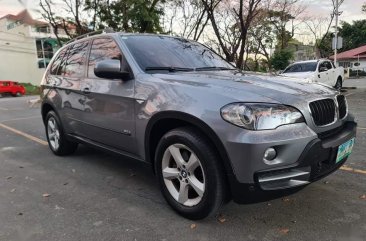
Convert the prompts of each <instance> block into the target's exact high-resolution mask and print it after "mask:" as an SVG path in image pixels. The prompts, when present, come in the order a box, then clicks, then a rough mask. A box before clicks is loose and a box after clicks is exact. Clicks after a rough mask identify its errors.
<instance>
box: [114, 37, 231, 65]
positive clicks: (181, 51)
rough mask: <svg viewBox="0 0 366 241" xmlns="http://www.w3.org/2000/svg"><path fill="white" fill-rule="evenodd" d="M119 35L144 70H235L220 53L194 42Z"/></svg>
mask: <svg viewBox="0 0 366 241" xmlns="http://www.w3.org/2000/svg"><path fill="white" fill-rule="evenodd" d="M121 38H122V40H123V41H124V43H125V44H126V45H127V47H128V49H129V50H130V52H131V53H132V55H133V57H134V58H135V60H136V61H137V63H138V64H139V66H140V67H141V68H142V69H143V70H145V71H193V70H199V69H201V70H225V69H234V67H233V66H231V65H230V64H229V63H227V62H226V61H225V60H224V59H223V58H221V57H220V56H219V55H217V54H215V53H214V52H212V51H211V50H210V49H208V48H206V47H204V46H203V45H201V44H199V43H197V42H193V41H189V40H186V39H181V38H174V37H165V36H153V35H148V36H122V37H121Z"/></svg>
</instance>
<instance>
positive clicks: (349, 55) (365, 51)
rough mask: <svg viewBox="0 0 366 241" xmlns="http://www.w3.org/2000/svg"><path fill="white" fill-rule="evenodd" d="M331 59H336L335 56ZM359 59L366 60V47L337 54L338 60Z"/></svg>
mask: <svg viewBox="0 0 366 241" xmlns="http://www.w3.org/2000/svg"><path fill="white" fill-rule="evenodd" d="M329 58H330V59H334V55H332V56H330V57H329ZM358 58H366V45H364V46H361V47H358V48H355V49H351V50H348V51H344V52H342V53H339V54H337V59H338V60H342V59H358Z"/></svg>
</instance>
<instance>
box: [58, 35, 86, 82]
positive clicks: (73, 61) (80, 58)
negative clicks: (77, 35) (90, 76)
mask: <svg viewBox="0 0 366 241" xmlns="http://www.w3.org/2000/svg"><path fill="white" fill-rule="evenodd" d="M88 45H89V42H87V41H85V42H80V43H76V44H74V45H73V46H71V47H70V48H69V51H68V53H67V57H66V58H65V63H64V65H63V68H62V70H61V72H62V73H61V74H62V75H64V76H66V77H74V78H78V77H83V76H84V72H85V63H86V57H87V53H88Z"/></svg>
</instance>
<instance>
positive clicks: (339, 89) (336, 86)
mask: <svg viewBox="0 0 366 241" xmlns="http://www.w3.org/2000/svg"><path fill="white" fill-rule="evenodd" d="M334 88H335V89H336V90H338V91H341V89H342V78H341V77H338V79H337V82H336V84H335V86H334Z"/></svg>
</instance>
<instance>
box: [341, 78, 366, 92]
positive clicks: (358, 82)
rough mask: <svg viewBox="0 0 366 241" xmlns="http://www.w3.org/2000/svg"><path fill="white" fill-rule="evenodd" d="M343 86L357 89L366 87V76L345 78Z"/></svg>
mask: <svg viewBox="0 0 366 241" xmlns="http://www.w3.org/2000/svg"><path fill="white" fill-rule="evenodd" d="M343 87H356V88H358V89H364V88H366V78H360V79H346V80H345V81H344V82H343Z"/></svg>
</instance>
